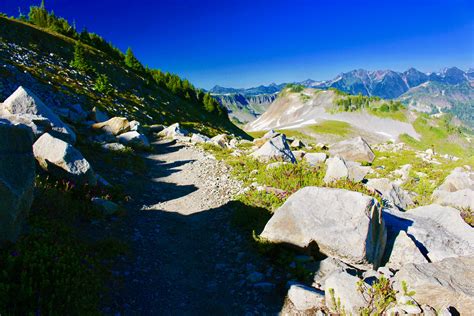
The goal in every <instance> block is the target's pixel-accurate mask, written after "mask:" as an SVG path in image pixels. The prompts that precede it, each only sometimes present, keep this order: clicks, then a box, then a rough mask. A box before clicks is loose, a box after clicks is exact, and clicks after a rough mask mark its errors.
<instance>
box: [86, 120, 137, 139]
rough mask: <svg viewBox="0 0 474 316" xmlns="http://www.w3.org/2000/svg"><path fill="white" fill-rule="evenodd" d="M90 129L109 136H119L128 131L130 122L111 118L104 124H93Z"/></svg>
mask: <svg viewBox="0 0 474 316" xmlns="http://www.w3.org/2000/svg"><path fill="white" fill-rule="evenodd" d="M92 128H93V129H97V130H101V131H104V132H106V133H108V134H111V135H120V134H123V133H126V132H128V131H130V122H129V121H128V120H127V119H126V118H125V117H113V118H111V119H110V120H107V121H105V122H100V123H95V124H94V125H92Z"/></svg>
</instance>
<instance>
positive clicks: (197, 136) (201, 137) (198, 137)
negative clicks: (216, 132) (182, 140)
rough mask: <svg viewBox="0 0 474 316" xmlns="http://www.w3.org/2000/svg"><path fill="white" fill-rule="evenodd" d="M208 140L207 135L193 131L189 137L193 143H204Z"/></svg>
mask: <svg viewBox="0 0 474 316" xmlns="http://www.w3.org/2000/svg"><path fill="white" fill-rule="evenodd" d="M209 140H210V138H209V137H207V136H205V135H202V134H197V133H194V134H193V136H192V137H191V143H195V144H199V143H206V142H208V141H209Z"/></svg>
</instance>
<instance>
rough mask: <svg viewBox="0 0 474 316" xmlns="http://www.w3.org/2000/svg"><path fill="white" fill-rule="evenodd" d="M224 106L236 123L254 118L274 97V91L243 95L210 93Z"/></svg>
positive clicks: (263, 110) (247, 121) (265, 108)
mask: <svg viewBox="0 0 474 316" xmlns="http://www.w3.org/2000/svg"><path fill="white" fill-rule="evenodd" d="M212 96H213V97H214V98H215V99H216V100H217V101H218V102H219V103H220V104H222V106H224V107H225V108H226V109H227V111H228V113H229V117H230V118H231V119H232V120H233V121H234V122H235V123H237V124H246V123H249V122H251V121H253V120H255V119H256V118H257V117H258V116H260V115H261V114H262V113H263V112H265V111H266V110H267V108H268V106H269V105H270V104H271V103H272V102H273V101H274V100H275V99H276V97H277V94H276V93H270V94H257V95H243V94H240V93H227V94H212Z"/></svg>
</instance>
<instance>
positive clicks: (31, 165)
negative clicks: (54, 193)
mask: <svg viewBox="0 0 474 316" xmlns="http://www.w3.org/2000/svg"><path fill="white" fill-rule="evenodd" d="M0 135H1V136H2V137H0V242H3V241H6V240H9V241H15V240H16V238H17V237H18V235H19V233H20V231H21V227H22V224H23V220H24V219H25V218H26V217H27V215H28V212H29V210H30V207H31V203H32V202H33V189H34V180H35V160H34V157H33V151H32V144H33V134H32V132H31V130H30V129H29V128H28V127H26V126H23V125H13V124H11V123H10V122H8V121H5V120H0Z"/></svg>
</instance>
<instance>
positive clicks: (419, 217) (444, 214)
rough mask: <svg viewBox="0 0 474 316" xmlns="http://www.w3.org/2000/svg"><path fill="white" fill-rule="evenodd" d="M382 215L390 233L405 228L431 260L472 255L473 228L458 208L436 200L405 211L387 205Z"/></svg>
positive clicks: (396, 232) (473, 246)
mask: <svg viewBox="0 0 474 316" xmlns="http://www.w3.org/2000/svg"><path fill="white" fill-rule="evenodd" d="M384 219H385V224H386V226H387V228H388V231H389V235H398V232H400V231H402V230H403V231H405V232H406V233H407V235H408V236H409V237H410V238H411V239H412V240H413V241H414V242H415V244H416V245H417V247H418V249H420V251H422V253H423V255H424V256H425V257H426V258H428V259H429V260H430V261H431V262H436V261H440V260H443V259H445V258H449V257H456V256H467V255H474V230H473V229H472V227H470V226H469V225H468V224H466V223H465V222H464V220H463V219H462V218H461V215H460V212H459V210H457V209H454V208H452V207H445V206H441V205H437V204H432V205H428V206H423V207H418V208H415V209H412V210H410V211H408V212H400V211H398V210H395V209H388V208H387V209H384Z"/></svg>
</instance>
